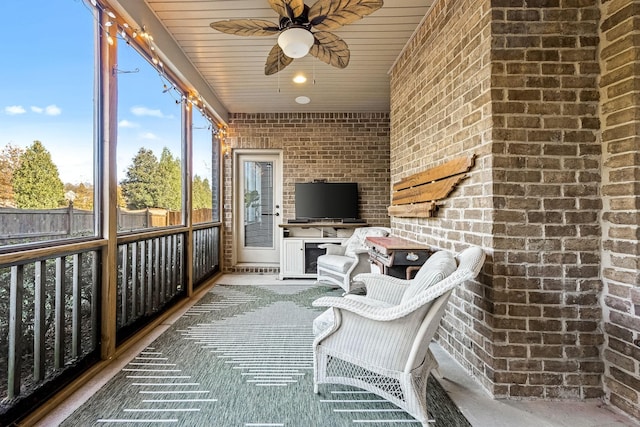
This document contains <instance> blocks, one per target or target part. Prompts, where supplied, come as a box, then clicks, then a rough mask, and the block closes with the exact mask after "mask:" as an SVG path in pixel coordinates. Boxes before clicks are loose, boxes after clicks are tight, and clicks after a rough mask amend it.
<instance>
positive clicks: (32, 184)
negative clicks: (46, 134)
mask: <svg viewBox="0 0 640 427" xmlns="http://www.w3.org/2000/svg"><path fill="white" fill-rule="evenodd" d="M19 163H20V164H19V165H18V167H17V168H16V170H15V171H14V173H13V191H14V192H15V200H16V206H17V207H19V208H23V209H51V208H57V207H59V206H62V205H63V204H64V187H63V185H62V181H61V180H60V175H59V173H58V167H57V166H56V165H55V164H54V163H53V161H52V160H51V154H50V153H49V152H48V151H47V149H46V148H44V145H42V143H41V142H40V141H34V142H33V144H32V145H31V146H29V147H28V148H27V149H26V150H25V151H24V153H22V155H21V156H20V160H19Z"/></svg>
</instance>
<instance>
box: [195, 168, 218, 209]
mask: <svg viewBox="0 0 640 427" xmlns="http://www.w3.org/2000/svg"><path fill="white" fill-rule="evenodd" d="M192 194H193V196H192V197H193V209H202V208H209V209H211V207H212V204H213V195H212V193H211V185H210V184H209V180H208V179H207V178H205V179H202V178H200V176H198V175H196V176H194V177H193V188H192Z"/></svg>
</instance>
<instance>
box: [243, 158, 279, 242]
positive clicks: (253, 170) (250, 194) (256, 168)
mask: <svg viewBox="0 0 640 427" xmlns="http://www.w3.org/2000/svg"><path fill="white" fill-rule="evenodd" d="M273 211H274V209H273V164H272V163H271V162H254V161H247V162H244V228H245V232H244V238H245V244H244V246H245V247H254V248H270V247H272V246H273V220H272V219H273V218H272V216H273Z"/></svg>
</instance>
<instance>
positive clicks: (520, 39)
mask: <svg viewBox="0 0 640 427" xmlns="http://www.w3.org/2000/svg"><path fill="white" fill-rule="evenodd" d="M492 4H494V5H498V7H494V8H493V11H492V14H493V38H494V42H493V49H492V62H493V78H492V97H493V109H494V115H493V121H494V132H493V137H494V143H493V152H494V177H495V178H496V183H495V187H494V188H495V200H494V203H495V207H496V212H495V218H494V221H495V237H494V245H495V246H494V248H495V252H494V262H495V265H496V268H495V269H494V273H495V275H494V290H495V294H494V309H495V312H494V322H493V325H492V326H493V328H494V332H495V333H496V336H495V338H496V339H495V341H494V343H493V345H492V346H491V351H492V355H493V358H494V368H495V373H496V375H495V378H494V380H495V388H494V393H495V394H496V395H498V396H511V397H514V396H526V397H529V396H531V397H541V398H590V397H598V396H600V395H601V394H602V384H601V373H602V371H603V364H602V362H601V360H600V349H599V346H600V345H601V344H602V340H603V337H602V331H601V329H600V328H599V325H600V321H601V310H600V306H599V303H598V298H599V294H600V291H601V289H602V283H601V280H600V233H601V230H600V224H599V215H600V209H601V199H600V191H599V190H600V155H601V148H600V142H599V140H598V133H599V119H598V91H597V84H598V75H599V64H598V57H597V52H598V24H599V18H600V14H599V8H598V2H597V1H596V0H592V1H579V2H572V1H561V0H545V1H539V2H530V1H527V2H525V1H503V2H492ZM502 6H504V7H502ZM498 283H499V286H495V285H496V284H498Z"/></svg>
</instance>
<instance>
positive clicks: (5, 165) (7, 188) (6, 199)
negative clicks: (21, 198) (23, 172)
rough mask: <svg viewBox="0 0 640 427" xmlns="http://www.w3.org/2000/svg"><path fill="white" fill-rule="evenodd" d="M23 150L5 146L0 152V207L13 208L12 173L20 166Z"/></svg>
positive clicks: (8, 145)
mask: <svg viewBox="0 0 640 427" xmlns="http://www.w3.org/2000/svg"><path fill="white" fill-rule="evenodd" d="M23 152H24V150H23V149H22V148H20V147H14V146H12V145H11V144H7V145H6V146H5V147H4V148H3V149H2V151H0V206H12V207H15V205H16V203H15V195H14V192H13V172H14V171H15V170H16V169H17V168H18V165H19V164H20V163H19V161H20V156H21V155H22V153H23Z"/></svg>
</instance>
